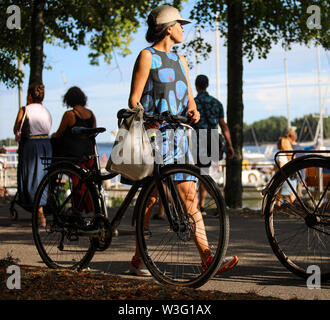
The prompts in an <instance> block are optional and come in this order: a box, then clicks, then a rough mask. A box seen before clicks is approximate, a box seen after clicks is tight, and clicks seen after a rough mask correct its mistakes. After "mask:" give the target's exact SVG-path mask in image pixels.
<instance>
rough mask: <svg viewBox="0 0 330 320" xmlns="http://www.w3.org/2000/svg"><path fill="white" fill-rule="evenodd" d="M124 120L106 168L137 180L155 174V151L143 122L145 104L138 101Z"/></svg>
mask: <svg viewBox="0 0 330 320" xmlns="http://www.w3.org/2000/svg"><path fill="white" fill-rule="evenodd" d="M128 111H130V112H132V115H131V116H130V117H129V118H126V119H124V120H123V121H122V124H121V125H120V128H119V130H118V133H117V136H116V140H115V143H114V146H113V149H112V151H111V154H110V157H109V160H108V163H107V166H106V170H107V171H109V172H112V173H120V174H121V175H122V176H124V177H125V178H127V179H130V180H133V181H136V180H141V179H143V178H145V177H147V176H152V175H153V170H154V153H153V148H152V146H151V143H150V139H149V137H148V135H147V131H146V130H145V128H144V124H143V112H144V109H143V106H142V105H141V104H140V103H138V104H137V107H136V108H133V109H128Z"/></svg>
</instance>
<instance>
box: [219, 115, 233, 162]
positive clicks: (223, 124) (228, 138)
mask: <svg viewBox="0 0 330 320" xmlns="http://www.w3.org/2000/svg"><path fill="white" fill-rule="evenodd" d="M219 125H220V127H221V131H222V133H223V135H224V136H225V138H226V141H227V144H228V158H229V159H233V158H234V155H235V152H234V149H233V144H232V141H231V136H230V131H229V128H228V125H227V123H226V121H225V119H224V118H220V119H219Z"/></svg>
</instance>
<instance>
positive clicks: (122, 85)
mask: <svg viewBox="0 0 330 320" xmlns="http://www.w3.org/2000/svg"><path fill="white" fill-rule="evenodd" d="M190 8H191V5H189V4H186V5H185V6H184V8H183V10H182V11H181V14H182V16H183V17H184V18H187V17H188V16H189V10H190ZM22 27H24V26H22ZM184 30H185V32H184V35H183V40H184V41H189V40H190V39H192V38H193V37H194V33H195V24H194V23H192V24H189V25H186V26H184ZM145 33H146V26H145V24H144V23H143V25H142V27H141V28H140V29H139V31H138V32H137V33H136V34H134V35H133V37H134V39H135V40H134V41H133V42H132V43H131V45H130V50H131V52H132V53H131V54H130V55H128V56H126V57H125V58H123V57H120V56H119V55H118V54H115V56H116V58H115V59H114V60H113V61H112V63H111V65H108V64H105V63H104V62H103V61H102V59H100V66H91V65H90V64H89V59H88V53H89V48H88V47H80V48H79V49H78V51H74V50H72V49H71V48H69V47H68V48H60V47H54V46H50V45H45V48H44V49H45V54H46V56H47V59H46V64H48V65H51V67H52V70H44V72H43V82H44V84H45V99H44V101H43V104H44V105H45V106H46V107H47V108H48V109H49V111H50V112H51V115H52V118H53V125H52V129H51V133H52V132H55V131H56V130H57V128H58V126H59V124H60V121H61V118H62V115H63V113H64V112H65V111H66V108H65V107H64V106H63V104H62V98H63V95H64V94H65V92H66V91H67V90H68V89H69V88H70V87H71V86H78V87H80V88H81V89H82V90H83V91H84V92H85V93H86V95H87V97H88V105H87V107H88V108H90V109H91V110H93V112H94V114H95V116H96V119H97V125H98V126H102V127H105V128H106V129H107V131H106V132H105V133H103V134H101V135H99V136H98V138H97V141H98V142H110V141H113V140H114V135H113V134H112V133H111V132H112V131H114V130H116V129H117V119H116V114H117V111H118V110H119V109H121V108H127V106H128V97H129V91H130V82H131V76H132V69H133V65H134V62H135V59H136V57H137V55H138V54H139V52H140V51H141V50H142V49H143V48H145V47H148V46H149V44H148V43H147V42H146V40H145ZM202 36H203V37H204V38H205V39H206V40H208V42H209V43H210V44H211V45H212V53H211V54H210V56H209V58H208V60H206V61H203V62H202V64H200V65H198V66H197V67H196V66H195V67H194V68H193V69H191V70H190V74H189V76H190V82H191V84H192V88H193V94H194V96H196V90H195V88H194V80H195V78H196V76H197V74H205V75H207V76H208V77H209V80H210V85H209V88H208V92H209V93H210V94H211V95H213V96H215V97H217V83H216V50H215V32H214V31H202ZM319 52H320V54H319V56H320V64H319V66H320V68H318V53H317V49H316V48H315V47H313V48H307V47H305V46H299V45H295V46H293V47H292V49H291V50H290V51H285V50H284V49H283V48H282V47H281V46H280V45H276V46H274V47H273V48H272V50H271V51H270V53H269V54H268V56H267V59H260V60H259V59H258V58H255V59H254V60H253V61H252V62H250V63H249V62H248V61H247V59H244V71H243V103H244V118H243V121H244V122H245V123H247V124H252V123H253V122H255V121H259V120H262V119H266V118H268V117H270V116H284V117H287V118H288V115H289V118H290V119H291V121H292V120H294V119H295V118H301V117H302V116H303V115H305V114H310V113H315V114H316V113H319V112H320V101H321V106H322V108H323V112H325V113H326V112H327V105H328V104H329V94H328V87H329V82H330V77H329V76H330V56H329V52H325V51H324V49H322V48H320V50H319ZM226 56H227V48H226V47H225V46H224V39H220V40H219V60H220V68H219V72H220V101H221V102H222V104H223V106H224V111H225V114H226V111H227V68H226V64H227V57H226ZM284 59H286V64H287V73H285V66H284ZM318 70H320V72H319V76H318ZM23 71H24V72H25V78H24V82H23V105H24V103H25V100H26V92H27V85H28V77H29V68H28V66H24V67H23ZM286 75H287V80H288V82H287V83H288V85H287V86H286ZM319 80H320V81H319ZM318 84H319V85H318ZM287 94H288V102H287ZM288 105H289V108H288ZM288 110H289V113H288ZM17 112H18V90H17V88H15V89H7V88H6V87H5V85H4V84H2V83H0V114H1V118H0V139H5V138H8V137H14V134H13V130H12V128H13V126H14V122H15V119H16V115H17Z"/></svg>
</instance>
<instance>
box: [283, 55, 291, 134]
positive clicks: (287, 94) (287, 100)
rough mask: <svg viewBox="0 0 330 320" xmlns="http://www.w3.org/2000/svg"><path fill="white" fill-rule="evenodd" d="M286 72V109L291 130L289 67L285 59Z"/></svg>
mask: <svg viewBox="0 0 330 320" xmlns="http://www.w3.org/2000/svg"><path fill="white" fill-rule="evenodd" d="M284 72H285V89H286V90H285V92H286V109H287V113H288V129H290V128H291V120H290V103H289V89H288V66H287V60H286V58H284Z"/></svg>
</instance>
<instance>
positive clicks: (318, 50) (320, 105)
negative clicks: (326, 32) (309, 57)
mask: <svg viewBox="0 0 330 320" xmlns="http://www.w3.org/2000/svg"><path fill="white" fill-rule="evenodd" d="M320 75H321V63H320V47H319V46H317V83H318V90H319V107H320V120H319V123H320V132H319V148H320V149H322V148H323V137H324V134H323V107H322V97H321V76H320Z"/></svg>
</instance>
